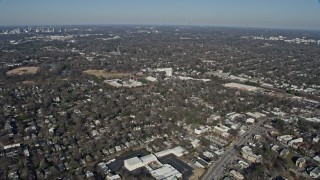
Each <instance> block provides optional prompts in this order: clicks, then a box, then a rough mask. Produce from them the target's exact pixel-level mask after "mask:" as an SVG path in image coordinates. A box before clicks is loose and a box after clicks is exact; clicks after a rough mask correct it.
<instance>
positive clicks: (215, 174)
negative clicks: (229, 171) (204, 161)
mask: <svg viewBox="0 0 320 180" xmlns="http://www.w3.org/2000/svg"><path fill="white" fill-rule="evenodd" d="M265 120H266V119H261V120H260V121H259V122H258V123H256V124H255V125H253V126H251V128H250V129H249V130H248V131H247V132H246V133H245V134H243V135H242V136H240V138H238V139H237V140H236V141H234V142H233V143H232V144H231V145H230V146H229V147H228V149H227V151H226V152H225V153H224V154H223V156H222V157H221V158H220V159H219V161H217V162H216V163H214V164H213V165H212V166H210V167H209V169H208V170H207V172H206V173H205V174H204V175H203V176H202V177H201V179H203V180H212V179H219V178H220V177H221V176H222V173H223V170H224V168H225V166H226V165H227V164H229V163H230V162H231V161H233V160H235V159H236V155H237V152H236V151H235V149H234V147H235V146H241V145H244V144H245V143H247V141H248V139H249V138H251V137H252V135H253V134H259V133H260V125H262V124H263V122H264V121H265Z"/></svg>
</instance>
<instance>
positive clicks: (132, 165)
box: [124, 157, 144, 171]
mask: <svg viewBox="0 0 320 180" xmlns="http://www.w3.org/2000/svg"><path fill="white" fill-rule="evenodd" d="M143 166H144V164H143V162H142V161H141V159H139V158H138V157H133V158H130V159H127V160H125V161H124V167H126V168H127V169H128V170H129V171H133V170H135V169H138V168H141V167H143Z"/></svg>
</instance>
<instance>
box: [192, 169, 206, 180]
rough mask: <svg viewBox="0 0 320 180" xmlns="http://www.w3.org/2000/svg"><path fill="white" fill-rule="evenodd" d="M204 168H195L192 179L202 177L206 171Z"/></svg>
mask: <svg viewBox="0 0 320 180" xmlns="http://www.w3.org/2000/svg"><path fill="white" fill-rule="evenodd" d="M204 171H205V170H204V169H201V168H199V169H195V170H194V171H193V175H192V176H191V177H190V180H197V179H200V177H201V176H202V174H203V173H204Z"/></svg>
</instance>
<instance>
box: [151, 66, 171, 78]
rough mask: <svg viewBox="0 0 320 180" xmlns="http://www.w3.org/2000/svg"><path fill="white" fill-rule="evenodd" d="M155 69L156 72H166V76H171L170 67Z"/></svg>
mask: <svg viewBox="0 0 320 180" xmlns="http://www.w3.org/2000/svg"><path fill="white" fill-rule="evenodd" d="M155 71H157V72H166V76H167V77H171V76H172V71H173V70H172V68H157V69H156V70H155Z"/></svg>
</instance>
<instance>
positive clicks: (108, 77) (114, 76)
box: [83, 69, 131, 79]
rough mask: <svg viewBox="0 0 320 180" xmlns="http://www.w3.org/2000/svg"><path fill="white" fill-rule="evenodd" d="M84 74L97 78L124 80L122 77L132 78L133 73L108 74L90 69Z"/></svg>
mask: <svg viewBox="0 0 320 180" xmlns="http://www.w3.org/2000/svg"><path fill="white" fill-rule="evenodd" d="M83 73H84V74H88V75H92V76H96V77H98V78H99V77H102V78H105V79H110V78H122V77H127V76H130V75H131V73H119V72H106V71H105V70H94V69H88V70H85V71H83Z"/></svg>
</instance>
